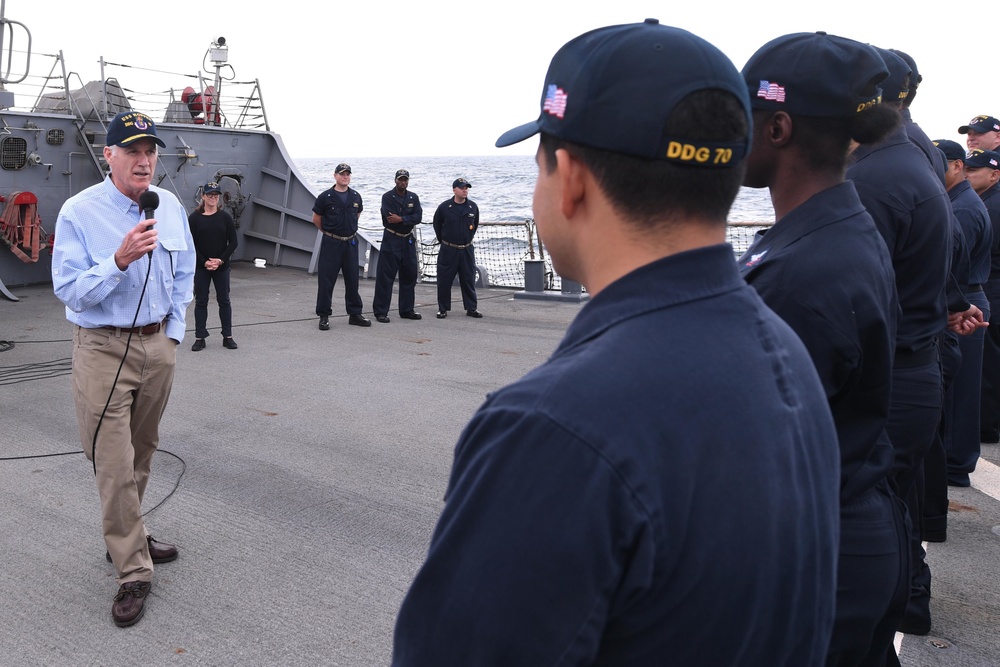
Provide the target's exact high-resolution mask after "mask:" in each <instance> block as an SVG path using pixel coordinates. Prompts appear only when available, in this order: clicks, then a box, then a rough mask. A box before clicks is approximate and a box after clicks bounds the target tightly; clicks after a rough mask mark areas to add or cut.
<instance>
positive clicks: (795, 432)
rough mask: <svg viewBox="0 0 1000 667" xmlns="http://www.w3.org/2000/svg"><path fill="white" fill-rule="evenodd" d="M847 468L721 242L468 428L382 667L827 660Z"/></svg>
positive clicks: (618, 287)
mask: <svg viewBox="0 0 1000 667" xmlns="http://www.w3.org/2000/svg"><path fill="white" fill-rule="evenodd" d="M709 322H710V323H711V325H710V326H702V324H703V323H709ZM839 467H840V466H839V456H838V453H837V435H836V431H835V430H834V426H833V422H832V419H831V417H830V410H829V407H828V406H827V402H826V397H825V396H824V394H823V388H822V386H821V385H820V382H819V379H818V378H817V376H816V371H815V369H814V368H813V365H812V362H811V361H810V359H809V354H808V352H807V351H806V350H805V348H804V347H803V345H802V343H801V342H800V341H799V339H798V337H797V336H796V335H795V334H794V332H792V331H791V329H789V327H788V325H786V324H785V323H784V322H782V321H781V320H780V319H779V318H778V317H777V316H776V315H775V314H774V313H773V312H771V311H770V310H769V309H768V308H767V306H765V305H764V303H763V302H762V301H761V299H760V297H759V296H758V295H757V294H756V293H755V292H754V291H753V289H751V288H750V287H748V286H747V285H746V283H744V282H743V280H741V279H740V277H739V273H738V272H737V269H736V264H735V262H734V261H733V250H732V246H730V245H728V244H720V245H717V246H712V247H708V248H701V249H697V250H692V251H689V252H684V253H680V254H677V255H673V256H671V257H667V258H665V259H662V260H658V261H656V262H653V263H651V264H648V265H646V266H644V267H641V268H639V269H637V270H635V271H633V272H632V273H630V274H628V275H626V276H624V277H622V278H620V279H619V280H617V281H615V282H614V283H612V284H611V285H609V286H608V287H606V288H605V289H604V290H602V291H600V292H599V293H598V294H597V295H596V296H594V297H593V298H592V299H591V300H590V302H588V303H587V304H586V305H585V306H584V307H583V308H582V310H581V311H580V313H579V315H578V316H577V317H576V319H575V320H574V322H573V323H572V324H571V325H570V327H569V329H568V330H567V332H566V336H565V338H564V339H563V341H562V342H561V343H560V345H559V347H558V349H557V350H556V351H555V352H554V353H553V354H552V356H551V358H550V359H549V360H548V361H547V362H545V363H544V364H543V365H542V366H540V367H538V368H537V369H535V370H534V371H532V372H530V373H529V374H528V375H526V376H525V377H524V378H522V379H521V380H519V381H518V382H516V383H514V384H513V385H511V386H509V387H506V388H504V389H501V390H500V391H498V392H495V393H494V394H492V395H491V396H489V397H488V398H487V400H486V402H485V403H484V404H483V406H482V407H480V409H479V410H478V411H477V412H476V414H475V415H474V416H473V418H472V420H471V421H470V423H469V424H468V425H467V426H466V428H465V430H464V431H463V433H462V435H461V437H460V438H459V442H458V444H457V446H456V448H455V460H454V465H453V467H452V472H451V479H450V481H449V484H448V491H447V494H446V497H445V506H444V510H443V512H442V515H441V517H440V520H439V521H438V524H437V527H436V528H435V531H434V535H433V537H432V538H431V545H430V549H429V552H428V554H427V560H426V562H425V563H424V565H423V566H422V568H421V570H420V572H419V573H418V574H417V576H416V579H415V580H414V582H413V585H412V587H411V589H410V591H409V593H408V594H407V596H406V598H405V600H404V601H403V604H402V607H401V609H400V611H399V615H398V617H397V621H396V630H395V643H394V647H393V660H392V664H393V665H395V666H396V667H404V666H405V667H414V666H427V667H440V666H441V665H476V666H477V667H491V666H497V667H499V666H501V665H502V666H503V667H509V666H511V665H663V664H669V665H673V666H676V667H685V666H688V665H697V666H698V667H704V666H705V665H737V664H738V665H741V666H742V667H757V666H759V667H764V666H766V667H781V666H785V665H787V666H792V665H794V666H795V667H801V666H802V665H820V664H822V663H823V657H824V654H825V652H826V647H827V643H828V641H829V637H830V628H831V625H832V623H833V609H834V596H835V586H836V583H835V569H836V550H837V516H838V504H839V503H838V485H839V484H838V483H839V478H840V475H839Z"/></svg>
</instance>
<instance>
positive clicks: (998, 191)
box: [979, 183, 1000, 442]
mask: <svg viewBox="0 0 1000 667" xmlns="http://www.w3.org/2000/svg"><path fill="white" fill-rule="evenodd" d="M979 197H980V198H981V199H982V200H983V204H985V205H986V211H987V212H988V213H989V215H990V226H991V227H992V228H993V245H992V246H991V248H990V279H989V280H988V281H987V282H986V284H985V285H984V286H983V290H984V291H985V292H986V298H987V299H988V300H989V302H990V311H991V312H994V313H998V312H1000V183H998V184H996V185H993V186H992V187H991V188H989V189H988V190H986V192H983V193H982V194H981V195H979ZM979 420H980V426H979V431H980V433H979V439H980V440H981V441H982V442H1000V326H996V324H994V325H991V326H989V327H987V328H986V338H985V340H984V342H983V388H982V398H981V401H980V414H979Z"/></svg>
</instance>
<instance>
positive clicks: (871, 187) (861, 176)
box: [847, 49, 982, 634]
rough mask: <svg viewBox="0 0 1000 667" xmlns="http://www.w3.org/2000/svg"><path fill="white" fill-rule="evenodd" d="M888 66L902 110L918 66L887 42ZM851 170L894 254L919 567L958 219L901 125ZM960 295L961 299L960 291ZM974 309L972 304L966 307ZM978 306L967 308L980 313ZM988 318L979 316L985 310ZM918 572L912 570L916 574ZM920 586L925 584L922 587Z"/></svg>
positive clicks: (898, 408)
mask: <svg viewBox="0 0 1000 667" xmlns="http://www.w3.org/2000/svg"><path fill="white" fill-rule="evenodd" d="M876 51H877V52H878V53H879V56H880V57H881V58H882V60H883V62H884V63H885V65H886V69H887V70H888V72H889V75H888V77H887V78H886V80H885V81H884V82H883V83H882V88H883V106H885V107H886V108H887V109H889V110H892V111H895V112H896V113H897V114H901V112H902V109H903V106H904V103H905V101H906V100H907V99H908V97H909V89H910V85H911V76H912V73H913V71H912V68H911V67H910V65H908V64H907V62H906V61H905V60H904V59H902V58H900V57H899V56H898V55H896V54H895V53H893V52H891V51H889V50H887V49H876ZM852 155H853V160H852V162H851V164H850V166H849V167H848V169H847V177H848V178H849V179H850V180H851V181H853V182H854V185H855V187H856V188H857V191H858V195H859V196H860V198H861V202H862V204H864V206H865V209H867V211H868V212H869V213H870V214H871V216H872V218H873V219H874V220H875V226H876V227H877V228H878V230H879V233H880V234H881V235H882V238H883V239H884V240H885V243H886V246H887V247H888V248H889V253H890V255H891V257H892V265H893V271H894V272H895V282H896V294H897V298H898V300H899V308H900V311H901V317H900V319H899V321H898V323H897V327H896V337H895V352H894V358H893V376H892V398H891V403H890V409H889V422H888V426H887V431H888V433H889V439H890V440H891V441H892V444H893V450H894V460H893V468H892V473H891V479H892V481H893V483H894V486H895V489H896V491H897V493H898V496H899V498H900V499H902V500H904V502H906V503H907V505H908V507H909V509H910V511H909V512H908V514H909V516H910V517H911V518H913V521H912V522H911V524H912V526H911V527H912V528H913V531H912V534H911V539H912V543H911V546H912V549H913V558H912V562H913V563H914V569H913V572H918V571H923V572H925V573H927V574H928V575H929V570H927V569H926V568H925V567H924V566H923V556H922V553H918V552H922V550H921V548H920V540H919V534H920V533H919V530H920V517H921V516H922V508H921V505H922V503H923V497H924V496H923V492H922V488H923V484H922V483H921V484H917V483H916V482H917V479H918V476H919V478H920V479H923V472H922V470H923V467H922V466H923V465H924V460H925V458H926V457H927V453H928V451H931V448H932V446H933V445H934V441H935V437H936V433H937V428H938V424H939V423H940V419H941V409H942V396H943V376H942V372H941V350H940V346H939V342H940V339H941V337H942V336H943V334H944V331H945V329H946V327H947V323H948V312H949V310H950V309H951V307H952V305H951V303H950V300H949V291H948V286H949V285H950V284H951V285H954V284H955V283H954V281H953V280H952V276H951V269H952V247H953V239H954V229H955V226H954V224H953V222H952V220H953V218H952V213H951V202H950V200H949V199H948V195H947V192H946V191H945V186H944V165H943V162H942V161H941V159H940V153H934V152H933V150H931V149H926V150H922V149H921V148H920V147H918V146H916V145H915V144H914V143H913V142H912V141H911V139H910V137H909V135H908V134H907V132H906V129H905V128H904V127H903V126H902V125H900V126H899V127H898V128H897V129H895V130H893V131H892V132H890V133H889V135H888V136H887V137H886V138H885V139H883V140H882V141H881V142H880V143H877V144H865V145H862V146H860V147H859V148H857V150H855V151H854V152H853V154H852ZM955 294H956V295H957V297H958V298H959V299H961V289H960V288H959V289H956V290H955ZM962 305H963V306H964V307H965V308H966V309H971V306H970V305H969V304H967V303H964V300H963V304H962ZM977 313H978V309H976V310H975V311H974V312H971V311H970V313H969V317H970V318H975V317H976V315H977ZM978 316H979V317H981V316H982V314H981V313H978ZM913 572H911V575H913ZM911 581H912V583H913V590H911V596H910V597H911V602H913V601H917V600H922V602H921V603H920V605H921V606H922V607H923V609H924V610H925V611H926V609H927V604H926V602H927V599H928V596H927V589H926V587H924V586H923V585H922V584H919V583H918V582H917V581H916V579H911ZM918 587H920V588H921V589H922V590H920V591H918V590H917V588H918ZM913 618H914V617H913V616H912V615H910V614H909V613H908V614H907V616H904V621H903V622H904V624H905V625H903V624H901V626H900V628H901V629H903V630H904V631H907V632H911V631H912V632H918V633H923V634H926V632H927V631H928V630H929V628H930V618H929V611H928V612H926V613H922V614H921V618H920V620H919V622H913V621H912V619H913Z"/></svg>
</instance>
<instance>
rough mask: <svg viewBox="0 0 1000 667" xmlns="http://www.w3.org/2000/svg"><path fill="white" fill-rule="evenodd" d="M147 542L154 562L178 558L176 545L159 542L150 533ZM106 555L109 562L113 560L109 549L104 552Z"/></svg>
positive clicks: (166, 561) (164, 561) (167, 561)
mask: <svg viewBox="0 0 1000 667" xmlns="http://www.w3.org/2000/svg"><path fill="white" fill-rule="evenodd" d="M146 542H147V543H148V544H149V556H150V558H152V559H153V563H169V562H170V561H172V560H177V547H175V546H174V545H172V544H167V543H166V542H157V541H156V540H154V539H153V538H152V537H150V536H149V535H147V536H146ZM104 557H105V558H106V559H107V561H108V562H109V563H110V562H111V554H109V553H108V552H107V551H105V552H104Z"/></svg>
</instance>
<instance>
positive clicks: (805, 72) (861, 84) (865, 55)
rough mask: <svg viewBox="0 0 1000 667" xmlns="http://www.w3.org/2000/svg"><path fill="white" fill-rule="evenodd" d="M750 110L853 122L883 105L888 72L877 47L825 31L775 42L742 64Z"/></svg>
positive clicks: (766, 45)
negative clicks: (882, 83) (870, 109)
mask: <svg viewBox="0 0 1000 667" xmlns="http://www.w3.org/2000/svg"><path fill="white" fill-rule="evenodd" d="M742 73H743V80H744V81H745V85H746V87H747V91H748V92H749V93H750V106H751V107H753V108H754V109H762V110H765V111H786V112H788V113H790V114H797V115H802V116H812V117H819V118H850V117H852V116H853V115H854V114H856V113H858V112H860V111H864V110H865V109H868V108H871V107H873V106H875V105H877V104H879V102H881V96H882V89H881V88H880V87H879V84H880V83H881V82H882V81H883V80H884V79H885V78H886V76H888V74H889V70H888V68H887V67H886V66H885V63H884V62H883V61H882V58H880V57H879V54H878V53H877V52H876V51H875V49H874V48H872V47H871V46H869V45H867V44H862V43H861V42H856V41H854V40H853V39H848V38H846V37H838V36H836V35H828V34H827V33H825V32H798V33H792V34H789V35H783V36H781V37H777V38H775V39H772V40H771V41H770V42H768V43H767V44H765V45H764V46H762V47H760V48H759V49H757V52H756V53H754V54H753V55H752V56H750V59H749V60H748V61H747V64H746V65H744V66H743V72H742Z"/></svg>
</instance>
